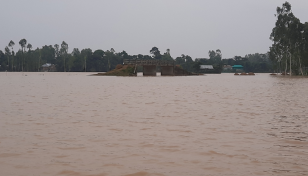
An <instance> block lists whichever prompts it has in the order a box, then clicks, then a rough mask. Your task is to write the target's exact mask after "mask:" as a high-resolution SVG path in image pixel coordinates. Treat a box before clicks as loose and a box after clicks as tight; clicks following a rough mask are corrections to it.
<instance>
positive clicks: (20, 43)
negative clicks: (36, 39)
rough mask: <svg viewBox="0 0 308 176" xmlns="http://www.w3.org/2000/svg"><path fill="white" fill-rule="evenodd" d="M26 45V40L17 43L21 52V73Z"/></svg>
mask: <svg viewBox="0 0 308 176" xmlns="http://www.w3.org/2000/svg"><path fill="white" fill-rule="evenodd" d="M26 44H27V40H26V39H21V40H20V41H19V45H20V46H21V52H22V64H21V71H24V60H25V56H24V51H25V47H26Z"/></svg>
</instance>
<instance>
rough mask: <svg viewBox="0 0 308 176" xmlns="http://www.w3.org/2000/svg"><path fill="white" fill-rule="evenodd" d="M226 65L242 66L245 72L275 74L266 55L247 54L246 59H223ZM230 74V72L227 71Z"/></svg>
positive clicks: (236, 57)
mask: <svg viewBox="0 0 308 176" xmlns="http://www.w3.org/2000/svg"><path fill="white" fill-rule="evenodd" d="M222 61H223V64H224V65H242V66H243V67H244V71H245V72H254V73H269V72H273V64H272V61H271V60H270V59H269V55H268V53H266V54H260V53H255V54H247V55H245V57H241V56H234V58H230V59H223V60H222ZM227 72H228V71H227Z"/></svg>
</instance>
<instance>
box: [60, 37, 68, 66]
mask: <svg viewBox="0 0 308 176" xmlns="http://www.w3.org/2000/svg"><path fill="white" fill-rule="evenodd" d="M61 51H62V53H63V55H64V72H66V69H65V57H66V55H67V51H68V44H67V43H66V42H65V41H63V42H62V44H61Z"/></svg>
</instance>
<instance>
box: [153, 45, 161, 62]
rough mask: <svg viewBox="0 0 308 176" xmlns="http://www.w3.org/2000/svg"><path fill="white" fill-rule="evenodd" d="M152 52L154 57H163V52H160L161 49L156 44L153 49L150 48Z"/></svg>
mask: <svg viewBox="0 0 308 176" xmlns="http://www.w3.org/2000/svg"><path fill="white" fill-rule="evenodd" d="M150 53H151V54H153V58H155V59H161V54H160V51H159V49H158V48H157V47H156V46H154V47H153V48H152V49H151V50H150Z"/></svg>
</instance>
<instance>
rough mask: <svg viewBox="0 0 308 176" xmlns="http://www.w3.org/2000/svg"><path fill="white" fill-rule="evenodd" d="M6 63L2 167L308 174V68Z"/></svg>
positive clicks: (82, 173)
mask: <svg viewBox="0 0 308 176" xmlns="http://www.w3.org/2000/svg"><path fill="white" fill-rule="evenodd" d="M89 74H90V73H4V72H2V73H0V84H1V90H0V98H1V102H0V175H1V176H32V175H33V176H188V175H191V176H204V175H208V176H221V175H227V176H247V175H261V176H268V175H279V176H286V175H290V176H295V175H296V176H302V175H308V139H307V137H308V124H307V123H308V108H307V106H308V96H307V88H308V78H300V77H293V78H290V77H283V76H270V75H269V74H256V75H255V76H234V75H233V74H221V75H206V76H191V77H189V76H187V77H185V76H184V77H103V76H101V77H99V76H87V75H89Z"/></svg>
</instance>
